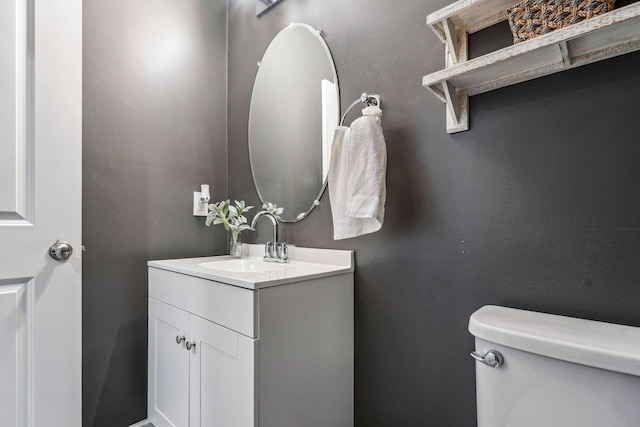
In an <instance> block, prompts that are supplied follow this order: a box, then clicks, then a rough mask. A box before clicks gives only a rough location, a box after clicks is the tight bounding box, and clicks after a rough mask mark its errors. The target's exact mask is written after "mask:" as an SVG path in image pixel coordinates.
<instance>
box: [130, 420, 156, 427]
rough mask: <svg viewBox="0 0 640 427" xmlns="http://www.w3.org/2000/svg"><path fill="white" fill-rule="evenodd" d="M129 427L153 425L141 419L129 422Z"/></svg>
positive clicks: (148, 426)
mask: <svg viewBox="0 0 640 427" xmlns="http://www.w3.org/2000/svg"><path fill="white" fill-rule="evenodd" d="M129 427H153V424H151V421H149V420H142V421H138V422H137V423H135V424H131V425H130V426H129Z"/></svg>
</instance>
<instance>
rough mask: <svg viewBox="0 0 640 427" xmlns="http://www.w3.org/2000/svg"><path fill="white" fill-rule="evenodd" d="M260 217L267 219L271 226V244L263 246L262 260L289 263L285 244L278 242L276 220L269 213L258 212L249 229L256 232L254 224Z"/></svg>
mask: <svg viewBox="0 0 640 427" xmlns="http://www.w3.org/2000/svg"><path fill="white" fill-rule="evenodd" d="M262 217H267V218H269V220H270V221H271V223H272V224H273V242H267V243H265V245H264V258H263V260H264V261H266V262H289V254H288V251H289V249H288V247H287V244H286V243H280V242H278V218H276V217H275V215H273V214H272V213H271V212H269V211H260V212H258V213H257V214H256V216H254V217H253V221H251V229H252V230H253V231H256V224H257V223H258V220H259V219H260V218H262Z"/></svg>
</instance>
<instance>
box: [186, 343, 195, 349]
mask: <svg viewBox="0 0 640 427" xmlns="http://www.w3.org/2000/svg"><path fill="white" fill-rule="evenodd" d="M195 347H196V343H195V342H194V341H188V342H187V350H191V349H192V348H195Z"/></svg>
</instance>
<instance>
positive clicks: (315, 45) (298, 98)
mask: <svg viewBox="0 0 640 427" xmlns="http://www.w3.org/2000/svg"><path fill="white" fill-rule="evenodd" d="M339 114H340V103H339V89H338V77H337V75H336V69H335V66H334V63H333V59H332V57H331V53H330V52H329V48H328V46H327V45H326V43H325V41H324V39H323V38H322V36H321V34H320V33H319V32H318V31H316V30H315V29H314V28H312V27H310V26H309V25H306V24H291V25H289V26H288V27H287V28H285V29H284V30H282V31H280V33H278V34H277V35H276V37H275V38H274V39H273V41H272V42H271V44H269V47H268V48H267V50H266V52H265V54H264V57H263V58H262V61H260V64H259V68H258V73H257V75H256V80H255V83H254V85H253V94H252V95H251V107H250V110H249V158H250V161H251V173H252V174H253V182H254V184H255V186H256V190H257V191H258V195H259V196H260V200H262V202H263V203H265V202H270V203H275V204H276V205H278V206H279V207H282V208H284V212H283V213H282V215H280V217H281V220H282V221H284V222H295V221H299V220H301V219H302V218H304V217H305V216H306V215H307V214H309V212H311V210H312V209H313V207H314V206H315V202H316V201H317V200H319V199H320V196H321V195H322V193H323V191H324V188H325V186H326V178H327V173H328V169H329V156H330V154H331V142H332V138H333V130H334V128H335V127H336V126H337V125H338V120H339Z"/></svg>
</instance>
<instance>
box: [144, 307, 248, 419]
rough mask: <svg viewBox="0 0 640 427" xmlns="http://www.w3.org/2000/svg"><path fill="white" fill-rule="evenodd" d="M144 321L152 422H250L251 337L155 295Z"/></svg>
mask: <svg viewBox="0 0 640 427" xmlns="http://www.w3.org/2000/svg"><path fill="white" fill-rule="evenodd" d="M149 322H150V326H151V322H153V326H151V327H150V349H149V350H150V355H151V357H150V360H149V362H150V370H152V372H153V391H154V400H153V420H154V425H155V427H165V426H166V427H173V426H176V427H177V426H218V425H219V426H251V425H253V403H254V390H253V370H254V363H253V362H254V346H255V340H254V339H251V338H248V337H245V336H244V335H242V334H239V333H237V332H234V331H232V330H229V329H226V328H224V327H222V326H220V325H217V324H215V323H213V322H210V321H208V320H205V319H202V318H201V317H198V316H194V315H192V314H190V313H188V312H186V311H184V310H181V309H179V308H176V307H174V306H172V305H169V304H165V303H163V302H162V301H159V300H156V299H154V298H150V299H149ZM187 347H190V349H187Z"/></svg>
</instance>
